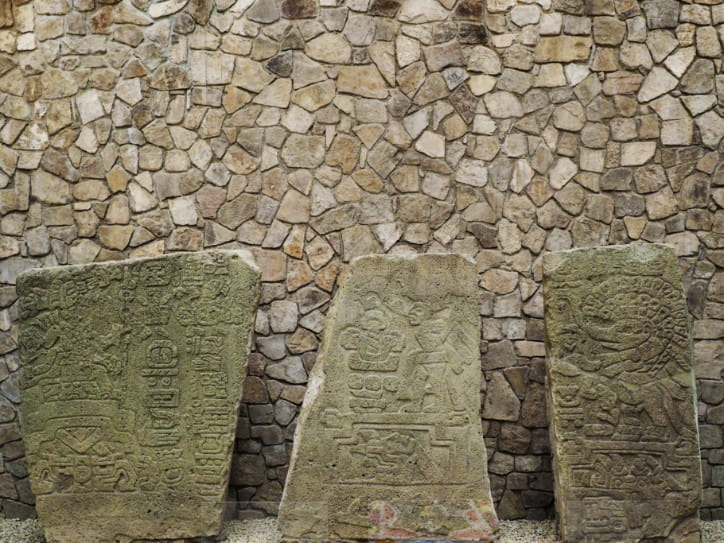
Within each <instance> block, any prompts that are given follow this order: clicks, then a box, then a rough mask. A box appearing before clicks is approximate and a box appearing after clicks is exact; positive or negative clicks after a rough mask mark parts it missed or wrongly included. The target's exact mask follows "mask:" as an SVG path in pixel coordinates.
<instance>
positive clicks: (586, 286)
mask: <svg viewBox="0 0 724 543" xmlns="http://www.w3.org/2000/svg"><path fill="white" fill-rule="evenodd" d="M543 270H544V293H545V303H546V311H545V324H546V334H547V341H546V348H547V367H548V383H549V388H548V389H549V401H548V403H549V406H550V410H551V421H552V424H551V439H552V445H553V458H554V463H553V467H554V474H555V495H556V508H557V517H558V523H559V529H560V532H561V535H562V537H563V539H564V541H567V542H590V543H593V542H596V543H601V542H606V541H615V542H617V543H618V542H621V543H626V542H643V541H658V542H662V543H663V542H671V543H674V542H676V543H682V542H687V543H693V542H698V541H699V520H698V514H697V510H698V507H699V504H700V494H701V466H700V460H699V446H698V436H697V425H696V412H695V408H694V406H695V399H696V394H695V389H694V375H693V372H692V350H691V339H690V328H689V319H688V313H687V307H686V302H685V300H684V295H683V290H682V284H681V275H680V273H679V269H678V264H677V260H676V257H675V256H674V251H673V250H672V249H670V248H668V247H665V246H662V245H644V244H635V245H627V246H613V247H604V248H596V249H580V250H573V251H563V252H558V253H552V254H549V255H546V256H545V257H544V259H543Z"/></svg>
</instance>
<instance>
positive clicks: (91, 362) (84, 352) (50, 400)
mask: <svg viewBox="0 0 724 543" xmlns="http://www.w3.org/2000/svg"><path fill="white" fill-rule="evenodd" d="M259 277H260V273H259V270H258V269H257V267H256V266H255V265H254V263H253V260H252V258H251V256H250V255H249V254H248V253H246V252H243V251H205V252H199V253H187V254H175V255H168V256H162V257H158V258H150V259H141V260H127V261H121V262H114V263H106V264H89V265H83V266H65V267H59V268H49V269H41V270H32V271H29V272H26V273H24V274H23V275H21V276H20V278H19V279H18V294H19V297H20V311H21V328H20V356H21V363H22V391H23V392H22V394H23V396H22V409H21V415H22V420H21V423H22V431H23V437H24V441H25V447H26V450H27V459H28V465H29V470H30V481H31V486H32V489H33V492H34V493H35V494H36V497H37V511H38V517H39V519H40V521H41V523H42V524H43V527H44V530H45V535H46V538H47V541H48V542H49V543H56V542H57V543H100V542H103V543H105V542H113V543H116V542H125V541H129V540H135V539H143V540H148V539H174V538H192V537H199V536H213V535H216V534H218V533H219V531H220V528H221V520H222V513H223V510H224V503H225V496H226V487H227V483H228V479H229V469H230V461H231V453H232V448H233V443H234V434H235V431H234V430H235V427H236V420H237V415H238V410H239V404H240V402H241V390H242V383H243V380H244V376H245V375H246V365H247V357H248V352H249V347H250V341H251V334H252V330H253V322H254V315H255V312H256V305H257V300H258V296H259Z"/></svg>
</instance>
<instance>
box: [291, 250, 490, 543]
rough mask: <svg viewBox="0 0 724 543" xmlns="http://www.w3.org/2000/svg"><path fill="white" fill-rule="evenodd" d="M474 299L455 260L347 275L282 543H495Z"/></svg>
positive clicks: (472, 284) (365, 262) (294, 473)
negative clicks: (359, 541) (403, 542)
mask: <svg viewBox="0 0 724 543" xmlns="http://www.w3.org/2000/svg"><path fill="white" fill-rule="evenodd" d="M476 300H477V297H476V274H475V270H474V267H473V266H472V264H471V263H470V262H468V261H466V260H464V259H463V258H461V257H459V256H454V255H426V256H420V257H416V258H400V257H397V258H393V257H363V258H361V259H357V260H355V261H354V262H353V263H352V265H351V269H350V270H349V271H348V273H347V275H346V276H345V277H344V279H343V280H342V284H341V286H340V290H339V292H338V294H337V296H336V298H335V301H334V304H333V308H332V309H331V310H330V314H329V316H328V317H327V322H328V324H327V328H326V330H325V336H324V341H323V345H322V348H321V351H320V355H319V359H318V361H317V364H316V365H315V367H314V370H313V375H312V378H311V382H310V384H309V386H308V390H307V396H306V398H305V401H304V406H303V409H302V413H301V416H300V423H299V429H298V432H297V436H296V438H295V450H294V453H293V458H292V464H291V467H290V473H289V478H288V482H287V487H286V489H285V494H284V497H283V499H282V508H281V512H280V522H281V529H282V532H283V534H284V536H286V537H289V538H296V539H327V538H331V539H335V538H369V539H406V538H418V539H419V538H421V537H422V538H425V539H430V540H435V539H444V540H476V541H478V540H483V541H489V540H492V539H493V538H494V533H495V530H496V524H497V521H496V517H495V512H494V510H493V507H492V501H491V498H490V490H489V484H488V478H487V471H486V454H485V446H484V443H483V440H482V436H481V425H480V400H479V391H480V378H481V371H480V361H479V351H478V341H479V337H480V322H479V315H478V308H477V303H476Z"/></svg>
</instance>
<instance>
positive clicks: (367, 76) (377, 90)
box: [337, 64, 389, 98]
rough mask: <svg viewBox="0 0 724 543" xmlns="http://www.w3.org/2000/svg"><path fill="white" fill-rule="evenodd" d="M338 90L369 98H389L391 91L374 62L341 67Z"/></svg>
mask: <svg viewBox="0 0 724 543" xmlns="http://www.w3.org/2000/svg"><path fill="white" fill-rule="evenodd" d="M337 90H338V91H339V92H345V93H349V94H356V95H359V96H365V97H367V98H387V94H388V92H389V91H388V89H387V84H386V83H385V80H384V79H383V77H382V75H381V74H380V72H379V70H378V69H377V67H376V66H375V65H374V64H366V65H362V66H343V67H342V68H340V69H339V78H338V79H337Z"/></svg>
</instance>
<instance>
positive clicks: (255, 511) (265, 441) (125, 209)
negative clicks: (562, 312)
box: [0, 0, 724, 519]
mask: <svg viewBox="0 0 724 543" xmlns="http://www.w3.org/2000/svg"><path fill="white" fill-rule="evenodd" d="M2 5H3V6H5V7H9V8H10V10H9V11H7V10H6V11H3V12H2V13H1V14H0V24H1V25H2V26H3V28H0V259H2V262H0V454H2V458H3V462H2V463H0V508H2V511H1V512H2V514H3V515H5V516H9V517H15V516H22V517H24V516H28V515H32V514H33V511H34V509H33V503H34V502H33V495H32V492H31V491H30V489H29V485H28V480H27V467H26V464H25V450H24V445H23V441H22V439H21V434H20V431H19V427H18V420H17V412H18V409H19V402H20V395H19V387H18V376H17V369H18V361H17V358H18V357H17V350H16V344H17V334H18V306H17V301H16V298H17V296H16V292H15V282H16V276H17V274H18V273H19V272H20V271H21V270H24V269H27V268H31V267H46V266H55V265H59V264H60V265H65V264H78V263H86V262H96V261H107V260H111V259H120V258H128V257H136V256H150V255H160V254H162V253H170V252H175V251H197V250H200V249H202V248H209V247H221V248H232V249H233V248H248V249H250V250H251V251H252V252H253V253H254V254H255V258H256V261H257V263H258V264H259V267H260V268H261V269H262V274H263V277H262V281H263V286H262V294H261V304H260V306H259V309H258V314H257V319H256V329H255V339H254V352H253V353H252V355H251V358H250V364H249V375H248V379H247V380H246V385H245V386H246V395H245V397H246V400H245V405H244V406H243V407H242V417H241V419H240V425H239V431H238V435H237V441H236V450H235V466H234V469H233V471H232V478H231V484H232V496H233V497H235V498H236V499H237V500H238V502H239V503H240V504H243V505H242V508H243V512H242V513H243V514H244V515H249V516H258V515H262V514H269V513H271V514H273V513H276V511H277V509H278V504H279V498H280V496H281V493H282V488H283V485H284V482H285V480H286V473H287V469H288V465H289V454H290V451H291V447H292V440H293V435H294V429H295V426H296V421H297V418H298V413H299V408H300V405H301V403H302V398H303V396H304V391H305V387H306V382H307V379H308V373H309V371H310V370H311V368H312V367H313V365H314V361H315V358H316V352H317V349H318V345H319V341H320V338H321V334H322V331H323V329H324V318H325V315H326V313H327V311H328V307H329V301H330V296H331V294H332V292H333V290H334V288H335V280H336V277H337V274H338V273H339V271H340V270H341V269H344V268H345V267H346V266H347V263H348V262H349V260H350V259H351V258H353V257H354V256H357V255H362V254H369V253H385V254H393V255H400V254H418V253H431V252H437V253H460V254H465V255H467V256H469V257H471V258H473V259H475V261H476V267H477V272H478V278H479V284H480V286H481V287H482V291H481V292H480V295H479V305H480V314H481V316H482V329H483V337H482V341H481V343H480V349H481V355H482V364H483V372H484V376H485V380H484V384H483V387H482V388H483V390H481V401H482V403H483V428H484V431H485V436H486V438H485V439H486V445H487V448H488V451H490V452H491V455H492V457H491V459H490V463H489V476H490V484H491V491H492V495H493V499H494V500H495V502H496V506H497V508H498V512H499V513H500V516H501V517H502V518H522V517H527V518H531V519H533V518H535V519H540V518H544V517H546V516H549V515H551V514H552V509H553V492H552V491H553V483H552V473H551V465H550V448H549V439H548V420H547V416H546V407H545V388H544V376H545V371H544V354H545V349H544V344H543V303H542V292H541V288H540V285H541V281H542V267H541V256H542V255H543V254H544V253H546V252H547V251H554V250H560V249H569V248H574V247H590V246H597V245H607V244H625V243H629V242H631V241H634V240H645V241H649V242H663V243H667V244H670V245H671V246H673V247H674V248H675V251H676V254H677V257H678V259H679V264H680V266H681V268H682V271H683V272H684V273H683V277H684V289H685V291H686V296H687V304H688V309H689V312H690V314H691V316H692V317H693V319H694V320H693V333H694V351H695V372H696V377H697V387H698V390H699V406H698V416H699V421H700V443H701V455H702V459H703V474H704V485H703V486H704V489H705V490H704V498H703V502H702V515H703V517H704V518H723V517H724V509H723V508H722V490H724V452H722V450H723V447H724V438H723V435H722V428H723V427H724V426H723V425H724V403H723V402H724V382H722V377H721V371H722V358H721V357H722V352H721V344H722V342H721V338H722V333H723V332H724V330H723V328H724V326H723V325H722V322H723V321H724V306H723V305H722V304H724V295H723V294H722V292H724V271H722V266H723V265H724V250H723V249H724V248H723V246H722V244H723V243H724V242H723V241H722V239H724V236H723V234H724V210H722V205H724V166H722V151H723V150H724V147H722V134H724V128H723V125H724V119H722V107H723V106H724V74H723V73H722V65H721V55H722V54H721V50H722V49H721V47H722V41H721V40H722V32H723V30H722V29H723V28H724V4H723V3H722V2H721V1H720V0H695V1H691V2H684V1H682V2H678V1H676V0H642V1H641V2H638V1H633V0H587V1H584V0H535V1H529V0H487V1H483V0H407V1H402V0H344V1H342V0H283V1H282V0H259V1H255V0H173V1H157V0H73V1H71V0H31V1H27V0H4V1H3V3H2ZM10 15H12V17H10Z"/></svg>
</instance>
